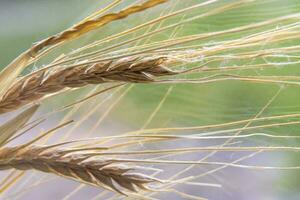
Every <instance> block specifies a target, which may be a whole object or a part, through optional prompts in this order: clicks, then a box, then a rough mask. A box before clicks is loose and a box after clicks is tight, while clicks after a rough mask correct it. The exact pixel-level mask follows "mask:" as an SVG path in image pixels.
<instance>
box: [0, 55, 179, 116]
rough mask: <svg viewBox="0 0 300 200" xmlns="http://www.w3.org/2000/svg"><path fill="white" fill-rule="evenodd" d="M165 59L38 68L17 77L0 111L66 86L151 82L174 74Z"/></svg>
mask: <svg viewBox="0 0 300 200" xmlns="http://www.w3.org/2000/svg"><path fill="white" fill-rule="evenodd" d="M165 62H166V59H165V58H164V57H147V58H145V57H144V58H140V57H127V58H123V59H119V60H117V61H107V62H101V63H95V64H87V65H80V64H79V65H76V66H73V67H65V68H59V69H58V70H46V71H45V70H41V71H39V72H37V73H32V74H31V75H28V76H26V77H25V78H22V79H20V80H18V81H17V82H15V83H14V84H13V85H12V86H11V87H10V88H9V90H8V91H7V92H6V93H5V94H4V96H3V97H2V99H1V100H0V113H5V112H9V111H13V110H16V109H17V108H19V107H21V106H24V105H26V104H28V103H31V102H34V101H37V100H40V99H42V98H43V97H45V96H47V95H50V94H53V93H57V92H59V91H62V90H63V89H66V88H78V87H83V86H86V85H88V84H101V83H107V82H129V83H146V82H153V81H155V79H154V78H155V77H159V76H166V75H174V74H176V72H175V71H172V70H171V69H169V68H167V67H165V66H164V63H165Z"/></svg>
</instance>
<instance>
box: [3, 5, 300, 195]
mask: <svg viewBox="0 0 300 200" xmlns="http://www.w3.org/2000/svg"><path fill="white" fill-rule="evenodd" d="M187 1H189V0H187ZM108 2H110V1H108V0H106V1H103V0H88V1H82V0H64V1H61V0H0V67H1V68H2V67H3V66H5V65H6V64H8V63H9V62H10V61H11V60H12V59H13V58H14V57H16V56H17V55H18V54H20V53H21V52H22V51H24V50H26V49H27V48H28V47H30V46H31V44H32V42H34V41H39V40H41V39H43V38H45V37H47V36H50V35H52V34H54V33H57V32H60V31H62V30H63V29H65V28H67V27H70V26H71V25H72V24H75V23H76V22H78V21H80V20H81V19H83V18H84V17H85V16H87V15H88V14H89V13H91V12H93V11H95V10H96V9H97V8H101V5H103V4H105V5H107V3H108ZM125 2H126V1H125ZM127 2H133V1H127ZM195 2H197V1H195ZM270 2H271V1H270ZM274 2H276V4H274V5H276V8H274V9H275V10H278V9H280V6H281V3H280V2H283V1H280V0H278V1H274ZM293 2H295V1H284V4H289V3H290V4H293ZM125 4H126V3H125ZM125 4H124V5H125ZM124 5H123V6H120V7H124ZM291 7H292V6H291ZM297 9H298V11H300V6H298V8H297ZM294 10H296V8H295V9H294ZM220 24H222V23H220ZM220 26H222V25H220ZM224 26H225V25H224ZM207 27H209V26H205V27H204V28H207ZM194 28H195V27H194ZM201 28H203V26H202V27H201ZM201 28H199V30H202V29H201ZM204 28H203V29H204ZM196 29H197V27H196V28H195V30H196ZM195 30H194V31H195ZM207 30H209V28H207ZM232 85H233V84H232V83H231V84H228V87H230V89H228V90H226V91H224V88H223V87H225V86H224V85H222V84H220V85H217V86H216V88H213V89H212V88H210V87H208V86H203V87H198V88H197V87H194V88H189V89H182V87H184V86H182V85H181V86H179V87H178V88H177V87H176V88H175V89H174V91H173V94H174V95H171V96H170V98H169V99H170V101H169V102H168V103H166V106H165V108H162V110H161V111H160V112H159V113H158V116H157V117H156V118H155V119H154V120H153V123H152V124H151V125H153V126H154V127H155V125H158V126H160V125H165V124H167V125H168V124H171V125H177V124H180V125H185V126H189V125H197V124H205V123H222V122H225V121H230V120H231V121H233V120H236V119H239V117H245V118H249V117H251V116H253V115H255V113H257V112H258V111H259V109H260V108H261V107H263V106H264V105H265V103H266V102H267V101H268V99H270V97H271V96H272V95H273V94H274V93H275V92H276V91H277V89H278V88H277V87H274V88H271V87H263V86H262V87H258V88H257V89H255V90H251V89H250V90H251V92H249V93H248V90H247V89H248V86H247V85H246V84H245V85H241V86H240V87H235V86H232ZM231 86H232V87H231ZM269 89H270V90H269ZM166 90H167V86H162V87H161V88H159V89H157V88H156V86H147V87H146V88H143V86H135V87H134V89H133V90H132V91H131V92H130V94H128V97H126V98H125V99H124V100H122V105H119V104H118V106H117V108H116V109H114V110H113V111H112V114H111V115H109V116H108V117H107V118H105V120H103V123H102V124H101V126H99V128H98V129H97V133H101V135H110V134H117V133H120V132H122V131H124V130H126V131H129V130H136V129H139V128H140V127H141V125H142V124H143V121H146V118H147V117H149V113H151V111H153V110H154V109H155V106H156V105H157V104H158V103H159V100H160V99H161V98H162V97H163V95H164V94H165V92H166ZM183 91H184V92H183ZM189 91H190V92H191V91H193V92H195V93H197V94H198V93H199V94H201V95H202V94H203V98H202V99H199V96H192V95H191V94H188V92H189ZM245 91H247V93H245ZM176 92H177V93H176ZM295 93H297V94H298V93H299V89H298V88H294V89H290V90H288V89H287V90H284V92H283V94H282V96H281V98H279V100H278V102H276V103H275V104H274V105H272V106H271V108H270V110H268V112H267V113H268V114H273V113H280V112H281V111H283V112H284V108H288V109H292V108H294V109H296V110H293V111H295V112H296V111H297V109H298V110H299V106H298V105H297V104H296V102H293V103H291V102H288V100H286V99H289V95H290V96H291V98H292V99H295V98H296V97H299V96H296V97H295V96H293V95H294V94H295ZM147 94H152V95H151V96H147ZM176 94H177V95H176ZM76 95H77V93H75V95H74V96H76ZM264 95H265V96H264ZM139 97H141V98H139ZM201 97H202V96H201ZM103 98H110V99H111V101H113V100H114V99H116V98H117V97H116V96H113V95H111V96H110V95H109V94H104V95H103ZM185 98H187V99H189V100H190V101H188V100H187V99H185ZM284 98H286V99H284ZM298 100H299V99H298ZM298 100H297V101H298ZM48 101H49V102H48ZM233 101H236V102H233ZM65 102H67V100H64V99H63V97H59V101H58V102H51V100H47V103H49V105H47V106H43V108H42V111H47V110H48V109H49V110H52V109H53V108H54V107H55V106H57V105H60V104H63V103H65ZM93 103H95V104H96V103H97V102H96V101H94V102H93ZM144 103H145V104H147V107H143V104H144ZM193 103H194V104H193ZM104 105H105V106H104V107H103V108H100V109H99V113H103V112H104V111H105V108H107V107H106V104H104ZM107 105H109V104H107ZM48 106H49V108H48ZM293 106H294V107H293ZM91 108H92V107H91V106H90V107H89V109H91ZM83 110H84V109H83ZM42 111H40V113H41V112H42ZM82 112H84V111H82ZM287 112H291V110H287ZM125 113H126V114H128V116H129V117H128V116H126V114H125ZM99 115H100V114H99ZM11 116H12V114H11V115H7V116H5V117H2V118H1V120H2V121H4V120H6V119H7V117H11ZM57 117H58V118H59V117H61V116H59V115H58V116H57ZM97 117H99V116H97V115H92V116H91V119H90V121H88V122H87V123H86V124H84V125H82V126H81V127H80V128H79V129H78V130H77V131H76V135H77V137H79V138H80V137H81V136H82V135H83V134H85V131H84V130H85V129H88V128H90V127H91V126H92V124H93V122H95V121H96V119H97ZM189 117H190V118H189ZM190 119H191V120H190ZM57 121H58V120H57V119H56V118H55V117H52V118H50V119H49V121H48V122H46V124H45V125H44V126H43V127H42V128H43V129H44V130H45V129H47V128H50V127H53V125H55V123H56V122H57ZM134 121H137V124H135V123H134ZM151 125H150V127H151ZM276 131H278V132H280V131H281V132H285V131H284V130H283V129H278V130H277V129H274V130H272V131H270V132H276ZM293 131H294V132H296V131H297V130H295V127H294V128H291V129H290V130H289V131H287V134H288V132H293ZM63 132H64V131H62V133H63ZM27 137H30V136H27ZM24 140H25V139H24ZM257 140H259V139H257ZM204 142H205V141H204ZM251 142H253V141H249V143H251ZM259 142H261V143H260V144H269V142H270V141H266V142H265V141H259ZM195 144H196V143H195ZM293 144H294V145H297V142H294V143H293ZM172 145H174V147H176V145H177V144H176V143H173V144H172ZM196 145H203V146H205V145H206V144H204V143H203V142H202V141H201V142H199V143H197V144H196ZM196 145H194V146H196ZM178 146H180V145H178ZM154 147H155V145H154ZM155 148H158V147H157V146H156V147H155ZM291 154H292V155H293V156H292V158H297V156H298V160H299V155H297V153H291ZM243 155H244V154H242V153H220V154H217V155H216V158H220V159H222V160H223V161H228V160H234V159H236V158H238V157H241V156H243ZM288 155H289V154H288V153H286V154H283V153H282V154H280V153H278V154H271V153H266V154H262V155H258V156H254V157H252V158H250V159H247V160H246V161H245V162H244V164H249V165H255V164H257V165H260V164H261V163H270V165H272V164H278V165H284V164H285V163H284V162H285V161H290V159H288V158H287V157H288ZM202 156H203V155H202V154H201V155H193V156H186V157H185V159H186V160H189V158H190V159H194V160H199V159H200V158H201V157H202ZM212 160H214V159H212ZM286 164H287V165H289V164H292V163H286ZM162 168H163V169H165V171H166V174H169V175H172V173H175V172H178V168H176V170H174V171H172V167H168V166H165V167H162ZM211 169H213V167H208V166H205V167H202V166H198V167H196V168H195V169H194V170H193V173H190V174H189V175H193V174H197V173H200V172H201V173H203V172H205V171H208V170H211ZM5 174H6V172H1V173H0V175H1V176H4V175H5ZM293 174H294V175H295V176H293ZM26 177H29V178H30V179H28V180H30V181H29V182H26V180H27V179H24V181H21V182H20V184H19V185H18V184H16V185H15V187H14V189H13V190H10V191H9V192H7V195H6V198H5V199H24V200H35V199H36V200H38V199H43V200H60V199H64V200H82V199H93V198H94V197H95V196H97V195H98V194H99V193H101V192H103V191H102V190H101V189H100V190H99V189H97V188H94V187H89V186H86V187H84V188H82V189H80V190H79V191H78V192H76V193H74V195H73V193H72V192H75V191H76V188H78V186H79V184H78V183H76V182H73V181H70V180H65V179H62V178H58V177H56V176H52V175H45V174H43V173H28V174H27V175H26ZM41 177H45V179H43V180H42V182H41V183H40V182H37V184H33V183H36V181H37V180H40V178H41ZM298 177H299V171H280V170H250V169H238V168H226V169H223V170H221V171H218V172H216V173H213V174H211V175H207V176H204V177H203V178H200V179H199V180H198V181H200V182H208V183H217V184H221V185H222V188H209V187H201V186H189V185H183V186H182V185H181V186H178V187H177V189H178V190H179V191H181V192H185V193H190V194H193V195H199V196H203V197H204V198H208V199H212V200H254V199H257V200H275V199H278V200H279V199H282V200H285V199H289V200H297V199H300V192H299V190H298V186H299V185H295V184H297V183H298V184H299V181H298ZM27 186H28V187H27ZM26 188H27V189H26ZM111 194H112V193H107V194H106V195H103V196H101V197H99V198H98V199H109V197H110V196H111ZM175 196H176V197H175ZM155 198H158V199H184V198H183V197H182V198H181V197H178V195H174V196H173V195H170V194H169V195H167V194H166V195H165V194H162V195H159V196H156V197H155ZM120 199H121V198H120Z"/></svg>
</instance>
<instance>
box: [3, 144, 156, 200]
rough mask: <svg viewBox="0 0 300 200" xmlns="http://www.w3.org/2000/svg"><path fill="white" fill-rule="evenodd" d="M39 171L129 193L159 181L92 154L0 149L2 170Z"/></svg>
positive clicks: (44, 149) (132, 168) (34, 149)
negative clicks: (93, 157) (94, 156)
mask: <svg viewBox="0 0 300 200" xmlns="http://www.w3.org/2000/svg"><path fill="white" fill-rule="evenodd" d="M8 169H18V170H22V171H23V170H32V169H34V170H38V171H42V172H46V173H52V174H55V175H58V176H62V177H65V178H69V179H73V180H75V181H78V182H82V183H86V184H89V185H93V186H96V187H102V188H105V189H108V190H112V191H115V192H118V193H120V194H124V195H125V194H126V191H129V192H138V191H139V190H149V188H148V187H147V185H148V184H149V183H154V182H159V180H158V179H155V178H152V177H150V176H147V175H144V174H140V173H135V172H130V171H132V170H134V167H129V166H126V165H123V164H122V165H121V164H118V163H116V162H114V161H112V160H102V159H98V158H97V159H92V158H91V156H90V155H84V154H80V153H77V154H75V153H69V151H64V150H53V149H52V150H51V149H50V148H49V147H47V146H45V147H41V146H40V147H38V146H31V147H26V148H20V147H18V146H17V147H6V148H2V149H0V170H8Z"/></svg>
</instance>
